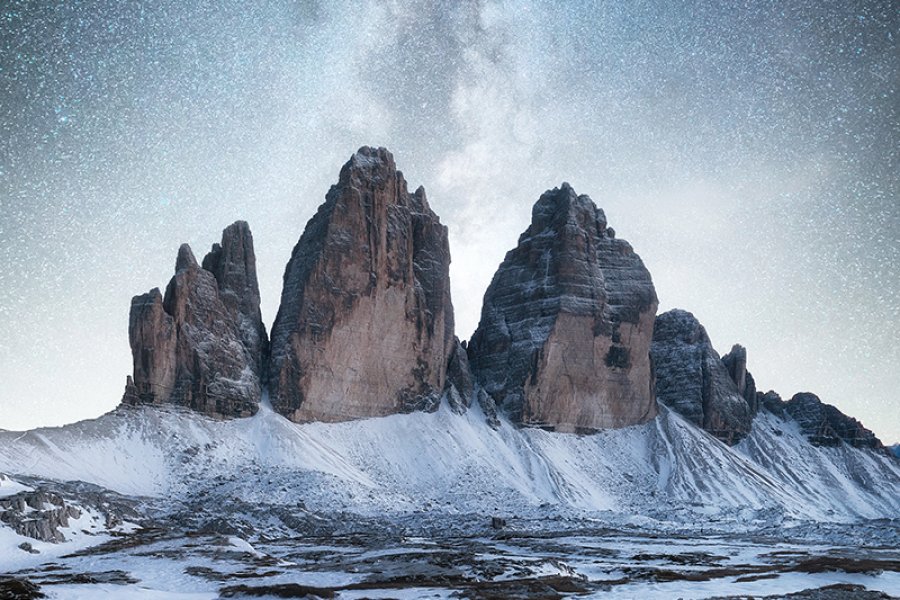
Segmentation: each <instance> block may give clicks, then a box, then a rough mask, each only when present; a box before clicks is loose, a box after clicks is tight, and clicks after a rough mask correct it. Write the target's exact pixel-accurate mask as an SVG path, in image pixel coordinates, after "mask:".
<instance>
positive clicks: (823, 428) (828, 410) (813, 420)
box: [784, 392, 884, 450]
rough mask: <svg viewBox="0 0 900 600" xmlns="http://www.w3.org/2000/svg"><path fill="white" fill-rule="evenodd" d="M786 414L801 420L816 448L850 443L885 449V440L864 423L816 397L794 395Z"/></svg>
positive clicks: (785, 406)
mask: <svg viewBox="0 0 900 600" xmlns="http://www.w3.org/2000/svg"><path fill="white" fill-rule="evenodd" d="M784 412H785V413H786V414H787V415H788V416H790V417H791V418H793V419H794V420H795V421H797V423H798V424H799V425H800V429H801V430H802V431H803V433H804V434H805V435H806V437H807V439H808V440H809V441H810V443H811V444H813V445H814V446H839V445H840V444H841V443H842V442H846V443H848V444H850V445H851V446H855V447H857V448H871V449H873V450H884V445H883V444H882V443H881V441H880V440H879V439H878V438H877V437H875V434H874V433H872V432H871V431H869V430H868V429H866V428H865V427H863V424H862V423H860V422H859V421H857V420H856V419H854V418H852V417H848V416H847V415H845V414H844V413H842V412H841V411H840V410H838V409H837V408H835V407H834V406H831V405H830V404H825V403H824V402H822V401H821V400H819V397H818V396H816V395H815V394H810V393H808V392H801V393H799V394H794V397H793V398H791V399H790V400H788V401H787V402H786V403H785V404H784Z"/></svg>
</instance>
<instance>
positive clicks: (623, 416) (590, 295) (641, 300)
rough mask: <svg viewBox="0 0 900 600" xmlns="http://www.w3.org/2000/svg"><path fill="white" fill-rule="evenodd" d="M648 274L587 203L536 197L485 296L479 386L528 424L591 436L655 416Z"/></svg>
mask: <svg viewBox="0 0 900 600" xmlns="http://www.w3.org/2000/svg"><path fill="white" fill-rule="evenodd" d="M657 304H658V301H657V298H656V292H655V290H654V288H653V282H652V281H651V279H650V274H649V273H648V272H647V269H646V268H645V267H644V265H643V262H642V261H641V259H640V257H638V255H637V254H635V253H634V251H633V250H632V248H631V246H630V245H629V244H628V243H627V242H626V241H624V240H620V239H615V238H614V237H613V235H612V232H611V230H610V229H609V228H608V227H607V224H606V216H605V215H604V213H603V211H602V210H600V209H598V208H597V207H596V206H595V205H594V203H593V201H591V199H590V198H589V197H588V196H579V195H578V194H576V193H575V191H574V190H573V189H572V188H571V187H570V186H569V185H568V184H566V183H564V184H563V185H562V186H561V187H560V188H557V189H554V190H551V191H548V192H546V193H545V194H543V195H542V196H541V198H540V200H538V202H537V203H536V204H535V206H534V209H533V211H532V221H531V225H530V226H529V227H528V229H527V230H526V231H525V232H524V233H523V234H522V235H521V236H520V238H519V243H518V246H517V247H516V248H515V249H513V250H511V251H510V252H508V253H507V255H506V258H505V259H504V261H503V263H502V264H501V265H500V268H499V269H498V271H497V273H496V274H495V275H494V278H493V280H492V281H491V285H490V287H489V288H488V290H487V293H486V294H485V297H484V306H483V308H482V313H481V321H480V323H479V325H478V329H477V330H476V332H475V334H474V336H473V337H472V340H471V342H470V344H469V347H468V354H469V360H470V362H471V364H472V369H473V372H474V373H475V376H476V379H477V380H478V382H479V383H480V384H481V385H482V386H483V388H484V390H485V391H486V392H487V393H488V394H490V396H491V397H492V398H493V400H494V401H495V402H496V404H497V405H498V406H499V407H500V408H501V409H502V410H504V411H506V412H507V413H508V414H509V415H510V417H511V418H512V419H513V420H514V421H516V422H518V423H521V424H523V425H533V426H540V427H546V428H550V429H555V430H558V431H569V432H571V431H579V432H589V431H593V430H597V429H602V428H610V427H623V426H626V425H631V424H635V423H640V422H644V421H646V420H648V419H650V418H652V417H654V416H655V415H656V402H655V399H654V394H653V376H652V370H651V366H650V358H649V350H650V340H651V336H652V331H653V319H654V316H655V314H656V307H657Z"/></svg>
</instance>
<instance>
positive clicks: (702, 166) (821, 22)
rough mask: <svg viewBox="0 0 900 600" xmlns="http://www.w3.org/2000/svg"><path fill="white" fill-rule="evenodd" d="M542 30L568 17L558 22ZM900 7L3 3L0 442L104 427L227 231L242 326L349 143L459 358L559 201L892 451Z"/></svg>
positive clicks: (269, 313)
mask: <svg viewBox="0 0 900 600" xmlns="http://www.w3.org/2000/svg"><path fill="white" fill-rule="evenodd" d="M562 4H564V6H563V5H562ZM898 13H900V11H898V9H897V6H896V4H894V3H893V2H891V1H890V0H885V1H882V2H877V1H873V2H852V1H848V0H841V1H833V0H814V1H812V0H811V1H784V2H780V1H779V2H772V1H767V0H758V1H752V2H751V1H747V2H724V3H716V2H710V1H702V2H693V1H690V0H685V1H683V2H646V1H642V0H635V1H631V2H617V1H610V2H583V3H575V2H572V3H558V2H555V1H552V2H526V1H521V2H489V1H484V2H473V3H466V2H456V1H448V2H415V1H409V2H391V1H376V2H368V1H353V2H340V1H334V0H329V1H327V2H312V1H310V2H275V1H272V2H246V1H243V0H242V1H235V0H217V1H215V2H213V1H209V2H184V1H183V0H153V1H140V0H137V1H134V2H128V3H119V2H115V1H112V0H91V1H81V0H68V1H57V2H50V1H47V2H26V1H18V0H12V1H10V0H6V1H4V2H2V3H0V382H2V384H0V428H5V429H23V428H30V427H34V426H38V425H59V424H63V423H67V422H71V421H74V420H78V419H82V418H89V417H94V416H97V415H99V414H101V413H103V412H105V411H108V410H110V409H112V408H113V407H114V406H115V405H116V404H117V403H118V401H119V399H120V397H121V393H122V391H123V388H124V383H125V376H126V375H127V374H128V373H129V372H130V369H131V358H130V351H129V347H128V338H127V326H128V307H129V303H130V298H131V296H132V295H135V294H138V293H142V292H145V291H147V290H149V289H150V288H152V287H156V286H160V287H164V285H165V284H166V282H167V281H168V278H169V277H170V276H171V274H172V270H173V268H174V262H175V254H176V251H177V248H178V245H179V244H180V243H181V242H189V243H190V244H191V245H192V246H193V247H194V250H195V253H197V254H203V253H205V252H206V251H207V250H208V248H209V246H210V245H211V244H212V243H213V242H214V241H217V240H218V239H219V236H220V234H221V230H222V229H223V228H224V227H225V226H226V225H228V224H230V223H231V222H233V221H234V220H236V219H245V220H247V221H248V222H249V223H250V226H251V228H252V230H253V232H254V238H255V242H256V252H257V259H258V270H259V276H260V288H261V291H262V296H263V306H262V309H263V318H264V320H265V321H266V322H267V324H268V325H269V326H271V322H272V320H273V319H274V316H275V312H276V310H277V302H278V298H279V296H280V291H281V277H282V274H283V270H284V266H285V264H286V262H287V260H288V258H289V256H290V251H291V248H292V247H293V245H294V244H295V243H296V241H297V239H298V238H299V236H300V234H301V232H302V230H303V227H304V225H305V223H306V221H307V220H308V219H309V218H310V217H311V216H312V215H313V213H314V212H315V209H316V207H317V206H318V205H319V204H320V203H321V202H322V201H323V199H324V196H325V193H326V192H327V190H328V187H329V186H330V185H331V184H332V183H334V182H335V181H336V179H337V174H338V171H339V169H340V166H341V165H342V164H343V163H344V162H345V161H346V160H347V159H348V158H349V156H350V155H351V154H352V153H353V151H355V150H356V149H357V148H358V147H359V146H362V145H378V146H386V147H387V148H389V149H390V150H391V151H392V152H393V153H394V156H395V159H396V161H397V164H398V166H399V168H400V169H402V170H403V171H404V174H405V176H406V178H407V180H408V181H409V183H410V187H411V189H414V188H415V187H416V186H418V185H419V184H422V185H424V186H425V188H426V190H427V192H428V197H429V201H430V203H431V205H432V208H433V209H434V210H435V212H437V213H438V215H440V216H441V219H442V221H443V222H444V223H445V224H446V225H447V226H448V227H449V231H450V244H451V253H452V257H453V263H452V265H451V279H452V293H453V301H454V305H455V307H456V313H457V326H458V334H459V336H460V338H468V337H469V336H470V335H471V332H472V331H473V330H474V328H475V326H476V325H477V320H478V316H479V312H480V308H481V299H482V296H483V294H484V290H485V289H486V287H487V284H488V283H489V281H490V278H491V276H492V275H493V272H494V271H495V269H496V268H497V266H498V265H499V263H500V261H501V260H502V258H503V255H504V253H505V252H506V251H507V250H509V249H510V248H512V247H513V246H514V245H515V243H516V239H517V237H518V235H519V233H521V231H523V230H524V229H525V227H526V226H527V224H528V222H529V220H530V209H531V205H532V204H533V203H534V202H535V201H536V200H537V198H538V196H539V195H540V194H541V192H543V191H544V190H546V189H548V188H552V187H555V186H557V185H559V184H560V182H562V181H569V182H570V183H571V184H572V185H573V186H574V187H575V189H576V190H577V191H578V192H579V193H586V194H589V195H590V196H591V197H592V198H593V199H594V200H595V201H596V202H597V204H598V205H599V206H601V207H602V208H604V210H605V211H606V214H607V217H608V219H609V222H610V225H611V226H613V227H614V228H615V229H616V231H617V234H618V236H619V237H623V238H625V239H627V240H629V241H630V242H631V243H632V245H633V246H634V248H635V250H636V251H637V252H638V253H639V254H640V255H641V257H642V258H643V259H644V262H645V263H646V265H647V267H648V268H649V269H650V271H651V273H652V274H653V278H654V282H655V284H656V288H657V292H658V294H659V297H660V300H661V307H660V310H661V311H662V310H667V309H670V308H674V307H680V308H685V309H688V310H690V311H692V312H693V313H694V314H695V315H696V316H697V317H698V318H699V319H700V321H701V322H702V323H704V325H705V326H706V328H707V331H708V332H709V334H710V337H711V338H712V341H713V343H714V345H715V346H716V348H717V349H718V350H719V352H720V353H725V352H727V351H728V350H729V349H730V347H731V345H732V344H733V343H738V342H739V343H741V344H743V345H745V346H746V347H747V348H748V355H749V367H750V369H751V371H752V372H753V374H754V376H755V377H756V380H757V383H758V384H759V387H760V388H761V389H763V390H767V389H775V390H776V391H778V392H780V393H781V394H782V396H785V397H790V396H791V395H792V394H794V393H795V392H798V391H813V392H816V393H817V394H819V395H820V396H821V397H822V399H823V400H824V401H826V402H829V403H832V404H835V405H837V406H838V407H839V408H840V409H841V410H843V411H845V412H847V413H849V414H851V415H853V416H855V417H857V418H859V419H860V420H862V421H863V423H864V424H866V425H867V426H868V427H870V428H871V429H873V430H874V431H875V432H876V434H878V435H879V436H881V437H882V438H883V441H885V442H896V441H900V410H898V405H900V402H898V393H900V392H898V390H900V367H898V365H900V349H898V348H900V344H898V340H897V336H898V333H900V164H898V148H900V115H898V112H900V101H898V96H897V88H898V85H900V64H898V63H900V58H898V56H900V53H898V46H897V40H898V36H900V16H898Z"/></svg>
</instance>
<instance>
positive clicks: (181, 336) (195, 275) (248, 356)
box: [122, 221, 266, 417]
mask: <svg viewBox="0 0 900 600" xmlns="http://www.w3.org/2000/svg"><path fill="white" fill-rule="evenodd" d="M203 262H204V265H206V266H207V267H209V269H210V270H207V269H205V268H201V267H200V265H199V264H197V260H196V259H195V258H194V254H193V252H192V251H191V249H190V246H188V245H187V244H183V245H182V246H181V248H179V250H178V258H177V260H176V263H175V276H174V277H172V279H171V281H170V282H169V285H168V286H167V287H166V293H165V297H163V296H162V295H161V294H160V292H159V289H154V290H151V291H150V293H148V294H143V295H141V296H136V297H135V298H134V299H133V300H132V302H131V314H130V319H129V327H128V337H129V341H130V343H131V351H132V357H133V361H134V375H133V377H129V378H128V383H127V384H126V389H125V395H124V397H123V399H122V401H123V402H124V403H127V404H176V405H180V406H187V407H190V408H192V409H194V410H196V411H199V412H202V413H204V414H207V415H210V416H215V417H240V416H249V415H252V414H254V413H255V412H256V410H257V408H258V403H259V398H260V395H261V389H262V388H261V380H260V375H261V372H262V371H261V368H262V365H263V357H264V355H265V347H266V332H265V327H264V326H263V324H262V319H261V318H260V314H259V291H258V287H257V282H256V264H255V256H254V253H253V238H252V236H251V235H250V230H249V228H248V226H247V224H246V223H244V222H240V221H239V222H237V223H235V224H233V225H231V226H230V227H228V228H227V229H226V230H225V231H224V232H223V235H222V243H221V244H216V245H215V246H213V250H212V252H210V253H209V255H207V257H206V258H205V259H204V261H203Z"/></svg>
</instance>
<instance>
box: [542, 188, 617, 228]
mask: <svg viewBox="0 0 900 600" xmlns="http://www.w3.org/2000/svg"><path fill="white" fill-rule="evenodd" d="M570 220H574V221H575V222H578V223H581V224H582V225H583V226H588V227H590V228H591V229H593V228H594V227H596V229H597V230H598V231H599V232H600V234H601V235H602V234H603V232H604V230H605V229H606V215H605V214H604V213H603V211H602V210H600V209H599V208H597V205H596V204H594V201H593V200H591V198H590V196H587V195H580V196H579V195H578V193H576V192H575V189H574V188H573V187H572V186H571V185H570V184H569V182H567V181H563V182H562V184H560V186H559V187H556V188H553V189H552V190H547V191H546V192H544V193H543V194H541V197H540V198H539V199H538V201H537V202H536V203H535V205H534V208H533V209H532V211H531V222H532V225H536V226H538V227H539V228H540V229H544V228H546V227H559V226H560V225H561V224H562V223H564V222H567V221H570ZM591 224H592V225H591Z"/></svg>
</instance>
